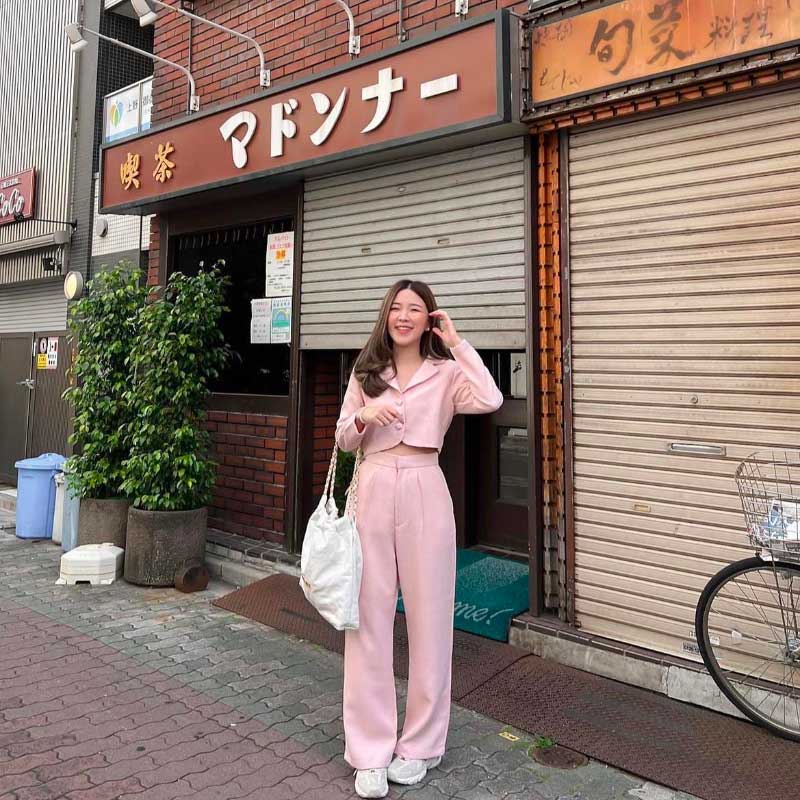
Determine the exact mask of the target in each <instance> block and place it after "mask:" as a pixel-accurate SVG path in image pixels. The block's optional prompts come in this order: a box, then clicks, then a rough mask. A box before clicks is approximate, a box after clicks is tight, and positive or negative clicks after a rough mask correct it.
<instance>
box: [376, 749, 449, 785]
mask: <svg viewBox="0 0 800 800" xmlns="http://www.w3.org/2000/svg"><path fill="white" fill-rule="evenodd" d="M441 763H442V757H441V756H436V758H411V759H408V760H406V759H405V758H401V757H400V756H397V757H396V758H395V759H394V760H393V761H392V763H391V764H389V770H388V774H389V780H390V781H391V782H392V783H402V784H403V785H404V786H411V785H412V784H414V783H419V782H420V781H421V780H422V779H423V778H424V777H425V775H426V773H427V772H428V770H429V769H433V768H434V767H438V766H439V764H441Z"/></svg>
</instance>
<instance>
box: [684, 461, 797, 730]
mask: <svg viewBox="0 0 800 800" xmlns="http://www.w3.org/2000/svg"><path fill="white" fill-rule="evenodd" d="M736 484H737V488H738V490H739V497H740V499H741V503H742V511H743V512H744V517H745V521H746V524H747V535H748V538H749V540H750V543H751V544H752V545H753V546H754V547H755V549H756V554H755V556H754V557H753V558H746V559H743V560H742V561H737V562H735V563H733V564H729V565H728V566H727V567H725V568H724V569H722V570H720V571H719V572H718V573H717V574H716V575H714V577H712V578H711V580H710V581H709V582H708V584H707V585H706V587H705V588H704V589H703V592H702V594H701V595H700V600H699V602H698V604H697V611H696V614H695V632H696V635H697V642H698V644H699V647H700V654H701V655H702V657H703V662H704V663H705V665H706V668H707V669H708V671H709V673H710V674H711V677H712V678H713V679H714V682H715V683H716V684H717V686H718V687H719V688H720V690H721V691H722V693H723V694H724V695H725V696H726V697H727V698H728V699H729V700H730V701H731V702H732V703H733V705H734V706H736V708H738V709H739V710H740V711H741V712H742V713H743V714H744V715H745V716H747V717H748V718H749V719H751V720H752V721H753V722H755V723H756V724H758V725H761V726H762V727H764V728H767V729H768V730H770V731H771V732H773V733H775V734H777V735H779V736H782V737H784V738H786V739H791V740H794V741H800V517H799V515H800V451H795V450H762V451H758V452H756V453H753V455H751V456H749V457H748V458H746V459H745V460H744V461H742V463H741V464H739V466H738V468H737V470H736Z"/></svg>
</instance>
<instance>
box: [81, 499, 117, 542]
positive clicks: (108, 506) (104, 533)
mask: <svg viewBox="0 0 800 800" xmlns="http://www.w3.org/2000/svg"><path fill="white" fill-rule="evenodd" d="M129 507H130V501H128V500H124V499H123V500H119V499H115V500H94V499H92V498H87V497H85V498H83V499H82V500H81V513H80V516H79V518H78V541H77V545H78V546H80V545H83V544H103V543H104V542H111V544H115V545H116V546H117V547H121V548H122V549H123V550H124V549H125V541H126V530H127V528H128V508H129Z"/></svg>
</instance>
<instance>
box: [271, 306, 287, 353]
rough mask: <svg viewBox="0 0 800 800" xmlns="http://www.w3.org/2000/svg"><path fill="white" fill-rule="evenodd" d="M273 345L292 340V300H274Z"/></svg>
mask: <svg viewBox="0 0 800 800" xmlns="http://www.w3.org/2000/svg"><path fill="white" fill-rule="evenodd" d="M270 336H271V339H272V343H273V344H277V343H278V342H289V341H291V338H292V298H291V297H275V298H273V300H272V332H271V334H270Z"/></svg>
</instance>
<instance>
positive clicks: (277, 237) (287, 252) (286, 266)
mask: <svg viewBox="0 0 800 800" xmlns="http://www.w3.org/2000/svg"><path fill="white" fill-rule="evenodd" d="M293 268H294V231H285V232H284V233H271V234H269V236H267V291H266V296H267V297H287V296H288V295H291V293H292V270H293Z"/></svg>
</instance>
